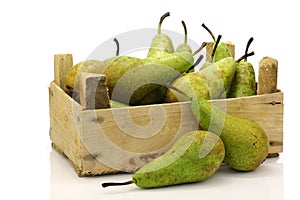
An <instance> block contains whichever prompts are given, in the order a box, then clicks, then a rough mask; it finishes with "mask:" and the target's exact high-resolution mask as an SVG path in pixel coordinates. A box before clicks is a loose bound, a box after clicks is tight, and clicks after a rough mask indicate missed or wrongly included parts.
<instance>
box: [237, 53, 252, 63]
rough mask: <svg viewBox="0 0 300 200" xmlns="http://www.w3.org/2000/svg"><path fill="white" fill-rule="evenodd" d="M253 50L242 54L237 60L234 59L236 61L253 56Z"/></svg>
mask: <svg viewBox="0 0 300 200" xmlns="http://www.w3.org/2000/svg"><path fill="white" fill-rule="evenodd" d="M253 55H254V52H253V51H252V52H251V53H247V54H245V55H243V56H242V57H240V58H239V59H238V60H236V62H238V63H239V62H241V61H242V60H243V59H245V58H248V57H249V56H253Z"/></svg>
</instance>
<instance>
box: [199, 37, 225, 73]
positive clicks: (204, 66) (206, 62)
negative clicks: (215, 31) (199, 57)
mask: <svg viewBox="0 0 300 200" xmlns="http://www.w3.org/2000/svg"><path fill="white" fill-rule="evenodd" d="M221 38H222V35H218V38H217V40H216V42H215V43H214V48H213V50H212V53H211V56H210V59H207V60H206V61H205V63H204V64H203V65H202V66H201V67H200V70H202V69H205V68H206V67H208V66H210V65H212V64H214V57H215V53H216V50H217V47H218V44H219V43H220V40H221Z"/></svg>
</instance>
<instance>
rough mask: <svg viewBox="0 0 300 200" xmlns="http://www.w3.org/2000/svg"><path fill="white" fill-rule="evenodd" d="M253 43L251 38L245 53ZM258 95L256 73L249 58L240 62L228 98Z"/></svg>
mask: <svg viewBox="0 0 300 200" xmlns="http://www.w3.org/2000/svg"><path fill="white" fill-rule="evenodd" d="M252 41H253V37H251V38H250V39H249V41H248V43H247V46H246V51H245V53H246V54H247V53H248V49H249V46H250V44H251V42H252ZM255 94H256V81H255V72H254V69H253V66H252V64H251V63H249V62H247V58H245V59H244V60H243V61H240V62H239V63H238V65H237V69H236V72H235V75H234V78H233V81H232V84H231V86H230V89H229V91H228V93H227V98H236V97H244V96H252V95H255Z"/></svg>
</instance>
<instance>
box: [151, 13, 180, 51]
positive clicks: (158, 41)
mask: <svg viewBox="0 0 300 200" xmlns="http://www.w3.org/2000/svg"><path fill="white" fill-rule="evenodd" d="M168 16H170V12H167V13H165V14H164V15H162V16H161V18H160V21H159V23H158V28H157V34H156V35H155V36H154V38H153V39H152V43H151V47H150V49H149V51H148V54H147V57H152V56H157V55H156V54H160V52H169V53H173V52H174V46H173V42H172V40H171V38H170V37H169V36H168V35H166V34H163V33H161V25H162V22H163V21H164V19H165V18H166V17H168Z"/></svg>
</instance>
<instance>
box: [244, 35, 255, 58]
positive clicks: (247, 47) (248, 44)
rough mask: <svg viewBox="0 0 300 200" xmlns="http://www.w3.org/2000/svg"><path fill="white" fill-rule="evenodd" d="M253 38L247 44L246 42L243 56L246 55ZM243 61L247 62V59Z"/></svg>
mask: <svg viewBox="0 0 300 200" xmlns="http://www.w3.org/2000/svg"><path fill="white" fill-rule="evenodd" d="M253 40H254V39H253V37H251V38H250V39H249V40H248V42H247V46H246V50H245V55H246V54H247V53H248V49H249V47H250V44H251V43H252V42H253ZM245 61H247V57H246V58H245Z"/></svg>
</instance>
